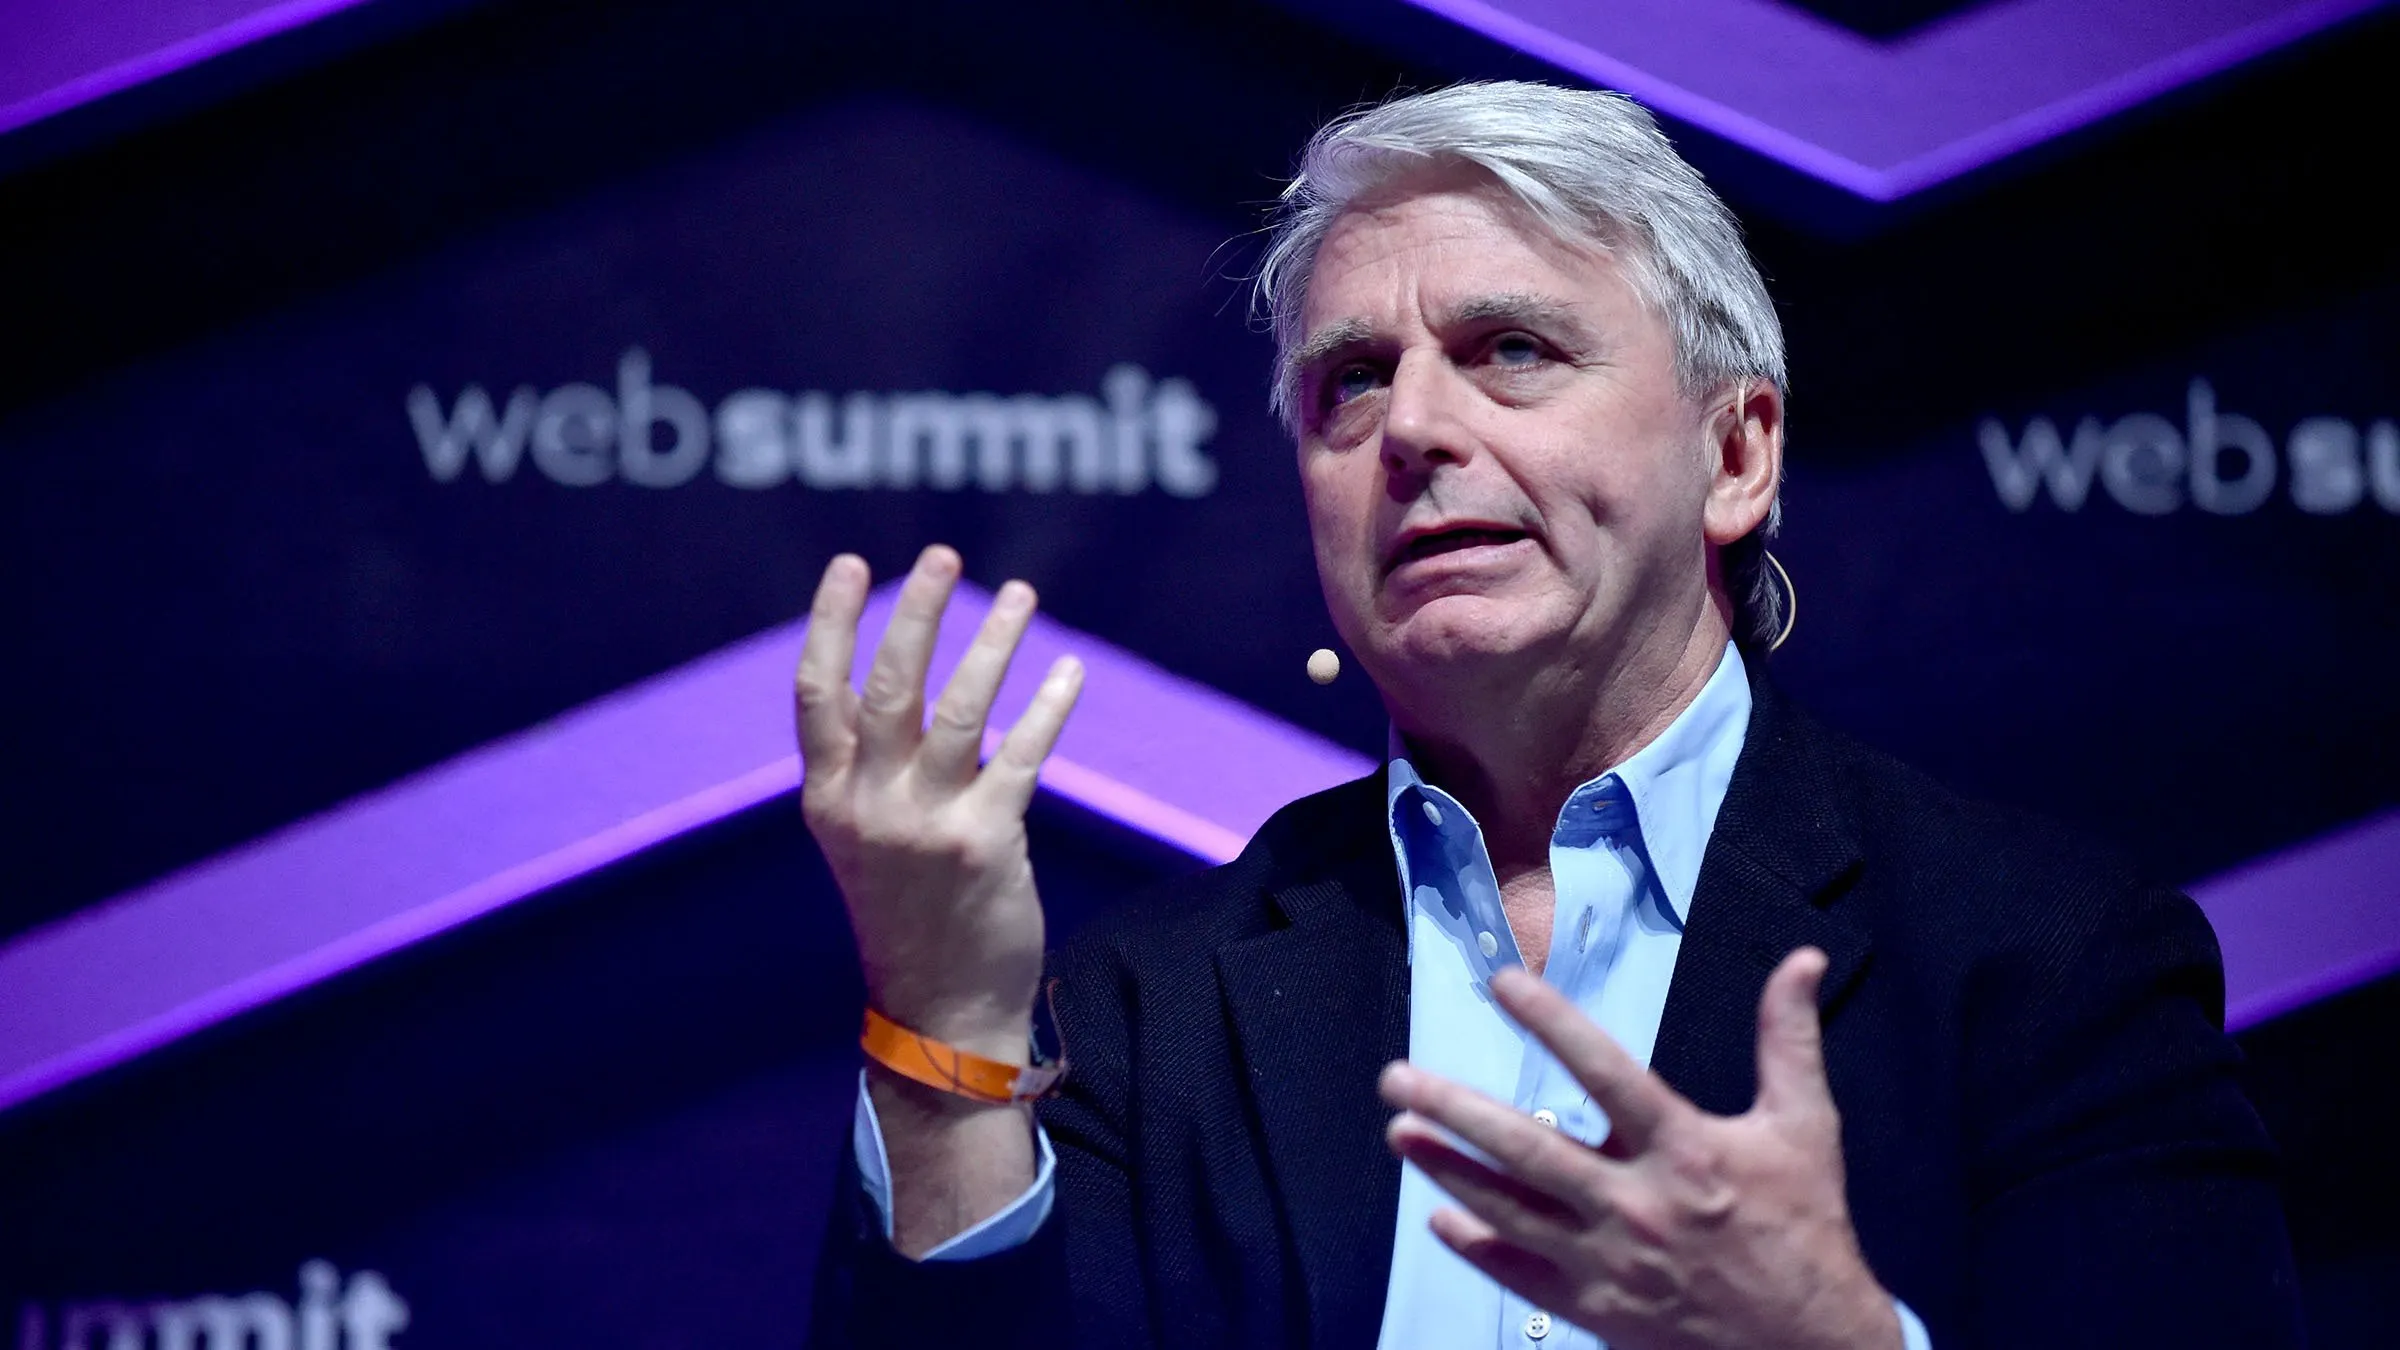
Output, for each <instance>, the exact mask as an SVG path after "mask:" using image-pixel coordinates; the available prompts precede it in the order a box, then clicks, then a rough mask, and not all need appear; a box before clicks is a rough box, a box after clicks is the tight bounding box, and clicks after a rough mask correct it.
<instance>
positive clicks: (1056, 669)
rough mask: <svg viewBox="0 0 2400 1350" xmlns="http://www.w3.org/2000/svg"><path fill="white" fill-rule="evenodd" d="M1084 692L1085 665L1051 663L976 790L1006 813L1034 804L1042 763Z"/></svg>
mask: <svg viewBox="0 0 2400 1350" xmlns="http://www.w3.org/2000/svg"><path fill="white" fill-rule="evenodd" d="M1082 692H1083V662H1081V661H1078V660H1076V659H1075V658H1074V657H1072V656H1062V657H1060V658H1058V660H1056V661H1054V662H1052V663H1051V664H1050V673H1049V674H1047V675H1045V676H1043V677H1042V687H1041V688H1039V689H1037V690H1035V691H1034V694H1033V702H1031V703H1028V704H1026V705H1025V715H1024V716H1022V717H1019V718H1018V719H1017V724H1016V725H1015V726H1013V727H1010V728H1009V729H1008V735H1006V736H1004V737H1002V738H1001V740H1000V749H999V751H998V752H997V753H995V754H994V755H993V756H992V762H991V763H989V764H986V765H984V766H983V774H982V776H981V777H979V778H977V779H976V780H975V782H976V786H977V787H979V788H981V789H983V790H984V791H987V792H991V793H994V794H997V795H998V796H999V798H1000V800H1001V801H1002V802H1003V803H1005V804H1006V805H1007V806H1008V807H1009V808H1010V809H1012V810H1014V811H1016V812H1017V813H1019V814H1020V815H1021V814H1023V813H1024V810H1025V808H1026V807H1027V806H1029V805H1031V804H1032V802H1033V790H1034V786H1035V784H1036V783H1037V782H1038V781H1039V779H1040V775H1041V771H1042V761H1043V760H1045V759H1048V758H1049V757H1050V750H1051V748H1052V747H1053V746H1055V745H1057V744H1058V733H1059V732H1060V731H1061V730H1063V729H1064V728H1065V727H1066V725H1067V714H1068V713H1070V712H1073V711H1074V710H1075V699H1076V697H1077V696H1078V695H1080V694H1081V693H1082Z"/></svg>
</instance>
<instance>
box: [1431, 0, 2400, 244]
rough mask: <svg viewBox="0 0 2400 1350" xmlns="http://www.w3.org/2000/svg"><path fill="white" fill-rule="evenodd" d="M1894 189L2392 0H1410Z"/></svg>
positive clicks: (1849, 186) (1741, 137) (1722, 128)
mask: <svg viewBox="0 0 2400 1350" xmlns="http://www.w3.org/2000/svg"><path fill="white" fill-rule="evenodd" d="M1407 2H1408V3H1409V4H1412V5H1414V6H1416V7H1417V8H1419V9H1423V10H1426V11H1428V12H1430V13H1433V14H1438V15H1440V16H1442V17H1443V18H1445V19H1448V20H1450V21H1452V22H1454V23H1457V24H1459V25H1461V26H1463V27H1465V28H1468V29H1471V30H1473V31H1475V32H1478V33H1481V34H1483V35H1485V36H1486V37H1490V38H1494V39H1497V40H1499V41H1501V42H1505V43H1507V44H1508V45H1510V46H1512V47H1515V48H1517V49H1519V50H1520V51H1523V52H1525V53H1527V54H1528V55H1530V56H1533V57H1535V58H1537V59H1539V60H1541V61H1544V62H1547V63H1548V64H1550V65H1553V66H1556V67H1558V68H1559V69H1561V70H1564V71H1568V72H1571V73H1573V74H1575V75H1577V76H1580V77H1581V78H1583V79H1586V80H1589V81H1591V82H1592V83H1595V84H1600V85H1606V86H1608V87H1609V88H1612V89H1618V90H1622V91H1624V92H1625V93H1627V94H1630V95H1632V96H1633V97H1635V98H1637V99H1640V100H1641V101H1642V102H1644V103H1647V104H1649V105H1650V106H1651V107H1653V108H1655V109H1657V110H1658V111H1659V112H1661V113H1664V114H1666V115H1667V116H1669V117H1673V118H1676V119H1678V120H1681V121H1684V122H1688V123H1690V124H1692V125H1694V126H1697V127H1701V128H1703V129H1705V130H1707V131H1709V132H1712V133H1714V134H1716V135H1718V136H1722V137H1724V138H1725V139H1727V140H1730V141H1733V142H1734V143H1736V144H1739V145H1743V146H1747V147H1748V148H1750V149H1752V150H1755V151H1757V152H1759V153H1760V154H1763V155H1768V156H1771V157H1772V158H1774V159H1777V160H1780V161H1782V162H1783V163H1785V164H1788V165H1790V166H1791V167H1793V168H1795V169H1798V170H1800V171H1801V172H1803V173H1806V174H1808V175H1810V176H1811V177H1814V178H1818V179H1821V180H1823V181H1825V182H1827V183H1831V184H1833V185H1835V186H1837V187H1840V188H1843V189H1845V190H1847V191H1849V192H1851V193H1853V194H1855V195H1857V196H1859V197H1863V198H1866V199H1867V200H1869V201H1875V202H1892V201H1898V200H1900V199H1902V198H1904V197H1908V196H1910V195H1912V194H1914V193H1918V192H1922V191H1924V190H1925V189H1927V188H1930V187H1933V186H1935V185H1936V184H1939V183H1942V182H1945V181H1947V180H1949V179H1952V178H1955V177H1958V176H1959V175H1961V174H1964V173H1968V172H1971V171H1973V170H1975V169H1979V168H1982V167H1984V166H1986V165H1988V164H1992V163H1994V162H1996V161H1998V160H2001V159H2005V158H2007V157H2008V156H2010V155H2014V154H2016V153H2018V152H2020V151H2023V150H2026V149H2029V148H2031V147H2033V146H2035V145H2039V144H2041V143H2042V142H2044V141H2048V140H2052V139H2054V138H2056V137H2059V136H2062V135H2065V134H2066V133H2068V132H2071V131H2074V130H2077V129H2078V128H2081V127H2084V126H2088V125H2090V124H2091V123H2093V122H2097V121H2099V120H2100V119H2102V118H2105V117H2108V116H2110V115H2112V114H2114V113H2118V112H2122V111H2124V110H2125V109H2127V108H2131V107H2133V106H2135V105H2136V104H2139V103H2143V102H2146V101H2148V100H2150V99H2153V98H2156V97H2158V96H2159V95H2161V94H2164V93H2167V92H2168V91H2170V90H2173V89H2176V88H2179V87H2181V86H2183V85H2187V84H2190V83H2192V82H2193V81H2195V80H2199V79H2202V78H2204V77H2206V76H2209V75H2213V74H2216V73H2218V72H2220V71H2224V70H2227V69H2230V68H2231V67H2234V66H2237V65H2240V64H2242V63H2243V62H2245V61H2249V60H2251V59H2253V58H2255V57H2257V56H2260V55H2262V54H2264V53H2266V52H2269V51H2272V50H2274V49H2275V48H2277V47H2281V46H2284V45H2286V44H2288V43H2291V42H2293V41H2296V40H2298V39H2300V38H2303V37H2307V36H2309V35H2310V34H2313V33H2317V32H2320V31H2322V30H2324V29H2326V28H2328V27H2330V26H2332V25H2334V24H2336V23H2339V22H2341V21H2342V20H2345V19H2349V18H2352V17H2354V16H2356V15H2359V14H2363V13H2366V12H2368V11H2370V10H2375V9H2380V8H2384V7H2386V6H2387V5H2388V4H2389V3H2390V0H1992V3H1988V4H1984V5H1979V6H1977V7H1975V8H1973V9H1970V10H1968V11H1966V12H1964V13H1962V14H1958V15H1955V16H1953V17H1951V18H1949V19H1945V20H1942V21H1940V22H1937V23H1933V24H1930V25H1928V26H1926V27H1924V28H1922V29H1918V30H1916V31H1914V32H1911V33H1908V34H1906V35H1904V36H1902V37H1901V38H1899V39H1898V40H1896V41H1891V42H1880V41H1877V40H1875V39H1872V38H1868V37H1864V36H1862V35H1860V34H1858V33H1855V32H1852V31H1850V30H1849V29H1847V28H1843V27H1841V26H1839V25H1837V24H1833V23H1829V22H1827V21H1825V20H1823V19H1820V18H1817V17H1816V16H1814V15H1812V14H1808V13H1806V12H1804V11H1802V10H1799V9H1795V8H1793V7H1792V6H1790V5H1785V4H1778V3H1775V0H1608V3H1606V4H1592V3H1587V2H1586V0H1407Z"/></svg>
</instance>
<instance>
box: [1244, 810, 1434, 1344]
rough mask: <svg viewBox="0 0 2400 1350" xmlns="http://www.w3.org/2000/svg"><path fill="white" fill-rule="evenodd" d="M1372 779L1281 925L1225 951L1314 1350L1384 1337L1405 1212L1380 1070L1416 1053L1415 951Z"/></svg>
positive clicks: (1290, 893)
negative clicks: (1331, 852) (1410, 950)
mask: <svg viewBox="0 0 2400 1350" xmlns="http://www.w3.org/2000/svg"><path fill="white" fill-rule="evenodd" d="M1373 786H1374V789H1375V790H1374V792H1373V794H1372V796H1371V798H1370V796H1369V794H1367V793H1365V792H1363V791H1362V792H1361V793H1360V794H1359V797H1360V800H1359V802H1358V803H1357V804H1356V805H1357V806H1358V808H1359V809H1358V811H1357V812H1355V813H1346V814H1356V815H1358V816H1360V817H1362V818H1361V819H1360V820H1359V822H1358V824H1357V825H1352V824H1351V822H1350V821H1349V820H1348V819H1343V820H1341V821H1340V823H1339V825H1338V826H1337V828H1338V830H1339V833H1340V837H1341V839H1342V844H1343V847H1342V848H1341V850H1340V851H1339V853H1338V855H1337V856H1333V857H1329V858H1327V859H1325V860H1324V861H1323V862H1322V863H1321V864H1319V865H1317V866H1313V867H1303V868H1301V869H1298V870H1297V871H1296V872H1295V873H1289V874H1287V875H1290V876H1292V877H1293V879H1292V880H1290V881H1289V882H1288V884H1283V885H1280V886H1278V887H1277V888H1276V889H1275V890H1274V892H1273V896H1272V898H1273V902H1274V904H1275V905H1276V907H1277V909H1278V910H1279V911H1280V912H1281V915H1282V917H1283V918H1284V920H1285V921H1286V922H1285V925H1284V926H1283V927H1280V928H1277V929H1275V930H1273V931H1270V932H1268V933H1265V934H1263V935H1261V936H1258V937H1252V938H1244V939H1241V940H1239V941H1236V942H1232V943H1228V944H1226V945H1225V946H1224V947H1223V948H1221V949H1220V950H1219V951H1218V953H1217V973H1218V978H1219V982H1220V985H1221V987H1222V988H1223V990H1224V995H1225V1005H1226V1010H1227V1013H1228V1016H1229V1017H1230V1018H1231V1020H1232V1023H1233V1028H1234V1033H1235V1037H1236V1040H1237V1042H1238V1044H1239V1046H1240V1053H1241V1057H1242V1061H1243V1063H1242V1069H1243V1074H1242V1079H1243V1086H1244V1088H1245V1090H1246V1091H1247V1093H1248V1094H1249V1098H1250V1102H1251V1104H1252V1107H1253V1109H1254V1110H1255V1111H1256V1113H1257V1120H1258V1128H1259V1131H1260V1134H1261V1136H1262V1139H1263V1143H1264V1148H1265V1153H1266V1163H1267V1170H1268V1174H1269V1175H1270V1177H1271V1178H1272V1179H1273V1184H1274V1186H1275V1188H1276V1190H1277V1191H1278V1192H1279V1194H1280V1199H1281V1202H1282V1213H1283V1218H1284V1227H1285V1229H1286V1231H1287V1232H1289V1233H1290V1235H1291V1242H1292V1247H1293V1252H1292V1255H1293V1258H1294V1259H1295V1261H1296V1264H1297V1266H1298V1271H1297V1274H1298V1277H1299V1281H1300V1283H1301V1285H1302V1286H1303V1288H1304V1289H1305V1291H1306V1295H1307V1303H1308V1323H1309V1332H1310V1334H1309V1338H1308V1339H1309V1343H1310V1344H1312V1345H1317V1346H1332V1345H1342V1344H1355V1345H1360V1346H1366V1345H1371V1344H1373V1342H1374V1338H1375V1332H1376V1328H1377V1327H1378V1326H1379V1325H1380V1324H1381V1321H1382V1318H1383V1300H1384V1285H1385V1282H1386V1281H1387V1280H1388V1279H1389V1277H1390V1272H1391V1256H1392V1231H1393V1225H1394V1224H1395V1223H1397V1222H1398V1214H1399V1192H1400V1164H1399V1160H1398V1159H1397V1158H1395V1157H1394V1156H1393V1154H1392V1152H1391V1150H1390V1149H1389V1148H1387V1147H1385V1145H1384V1141H1383V1130H1384V1125H1385V1122H1386V1121H1387V1120H1388V1119H1389V1118H1390V1112H1389V1111H1388V1110H1387V1109H1386V1108H1385V1107H1384V1105H1383V1103H1382V1101H1381V1100H1380V1099H1379V1098H1378V1097H1377V1096H1376V1095H1375V1076H1376V1074H1377V1073H1378V1072H1379V1071H1380V1070H1381V1069H1382V1067H1383V1066H1384V1064H1386V1063H1387V1062H1389V1061H1391V1060H1394V1059H1398V1058H1400V1057H1402V1056H1404V1055H1406V1054H1407V1053H1408V976H1407V959H1408V958H1407V946H1406V933H1405V931H1404V930H1403V929H1402V927H1401V924H1402V921H1403V919H1402V914H1401V908H1400V882H1399V875H1398V872H1397V870H1396V869H1395V867H1394V865H1393V862H1392V856H1391V848H1390V845H1389V842H1388V840H1387V838H1386V837H1385V832H1384V830H1383V829H1382V828H1380V826H1379V822H1378V820H1377V818H1376V813H1377V812H1378V811H1379V810H1380V805H1381V802H1382V783H1381V780H1380V778H1377V779H1376V780H1375V781H1374V784H1373ZM1347 804H1348V803H1345V805H1347Z"/></svg>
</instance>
